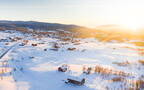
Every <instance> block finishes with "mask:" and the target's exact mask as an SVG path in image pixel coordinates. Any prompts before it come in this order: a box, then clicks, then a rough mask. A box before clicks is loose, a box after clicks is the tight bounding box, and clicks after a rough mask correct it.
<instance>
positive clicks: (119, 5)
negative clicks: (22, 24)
mask: <svg viewBox="0 0 144 90" xmlns="http://www.w3.org/2000/svg"><path fill="white" fill-rule="evenodd" d="M143 4H144V0H0V20H21V21H23V20H24V21H31V20H32V21H41V22H50V23H63V24H76V25H81V26H88V27H96V26H99V25H109V24H110V25H111V24H117V25H124V26H129V27H133V28H138V27H142V26H144V11H143V10H144V5H143Z"/></svg>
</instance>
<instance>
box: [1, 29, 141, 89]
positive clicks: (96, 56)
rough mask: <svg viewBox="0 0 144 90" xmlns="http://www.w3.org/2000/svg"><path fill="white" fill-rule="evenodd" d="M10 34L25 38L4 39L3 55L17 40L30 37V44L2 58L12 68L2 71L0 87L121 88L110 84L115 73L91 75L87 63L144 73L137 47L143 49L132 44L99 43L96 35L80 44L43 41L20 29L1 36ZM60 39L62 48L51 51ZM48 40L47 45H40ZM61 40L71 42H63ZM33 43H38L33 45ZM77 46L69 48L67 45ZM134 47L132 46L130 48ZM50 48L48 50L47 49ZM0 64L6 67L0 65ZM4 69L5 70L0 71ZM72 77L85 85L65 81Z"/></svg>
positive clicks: (9, 35) (55, 40) (134, 74)
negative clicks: (61, 68)
mask: <svg viewBox="0 0 144 90" xmlns="http://www.w3.org/2000/svg"><path fill="white" fill-rule="evenodd" d="M9 37H13V38H14V37H21V38H22V40H19V41H15V42H14V41H10V40H8V42H9V43H10V44H9V45H5V44H6V43H7V42H0V55H2V53H4V52H5V51H6V50H7V49H9V48H10V47H11V46H13V45H14V44H16V43H19V44H20V43H22V42H23V40H29V42H28V44H26V45H24V46H19V44H17V45H16V46H15V47H13V48H12V49H11V50H10V51H9V52H8V53H7V54H6V55H5V56H4V57H3V58H2V59H0V61H8V68H9V69H8V71H9V72H6V73H4V74H0V76H1V77H3V79H0V90H105V89H106V87H109V88H113V89H114V88H115V89H117V88H120V83H119V82H112V83H110V82H109V80H111V78H112V77H114V76H113V75H112V76H103V75H101V74H95V73H94V72H93V73H92V74H90V75H86V74H84V73H83V71H82V68H83V66H86V67H95V66H96V65H98V66H101V67H104V68H107V69H116V70H118V71H124V72H126V73H132V74H133V76H135V78H134V79H138V78H139V77H140V76H141V75H143V69H144V66H143V65H141V64H140V63H138V60H139V59H144V56H142V55H140V54H139V53H138V52H139V51H137V50H135V49H137V48H142V47H137V46H134V45H132V44H130V43H127V42H125V43H114V42H113V43H108V42H98V41H97V40H95V39H94V38H88V39H80V44H79V45H74V43H70V42H63V41H60V40H58V39H55V38H50V37H43V38H42V39H41V40H39V39H37V38H34V37H32V35H31V34H22V33H20V32H16V31H15V32H14V33H8V32H4V31H3V32H0V39H8V38H9ZM54 42H57V43H58V45H59V46H60V47H61V48H59V49H58V51H53V50H50V49H51V48H53V46H52V45H53V43H54ZM39 43H44V44H39ZM61 43H68V44H66V45H63V44H61ZM31 44H38V46H32V45H31ZM73 47H74V48H76V50H73V51H68V50H67V48H73ZM126 47H131V48H135V49H131V48H126ZM44 49H47V51H44ZM126 60H128V61H129V62H130V63H131V64H130V65H129V66H126V67H122V66H118V65H116V64H113V62H125V61H126ZM63 64H67V65H69V67H70V68H69V70H68V71H66V72H58V70H57V69H58V67H59V66H62V65H63ZM0 67H4V66H3V65H1V64H0ZM0 72H1V71H0ZM69 77H76V78H85V79H86V83H85V84H84V86H76V85H67V84H65V83H64V81H63V80H66V79H67V78H69Z"/></svg>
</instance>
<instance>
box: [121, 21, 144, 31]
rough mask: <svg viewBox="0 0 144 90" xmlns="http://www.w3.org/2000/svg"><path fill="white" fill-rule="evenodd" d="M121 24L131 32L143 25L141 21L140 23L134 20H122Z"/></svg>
mask: <svg viewBox="0 0 144 90" xmlns="http://www.w3.org/2000/svg"><path fill="white" fill-rule="evenodd" d="M123 26H124V27H126V28H128V29H129V30H131V31H133V32H137V31H139V30H140V29H141V28H142V27H143V26H142V23H140V22H138V21H136V20H133V21H129V22H124V23H123Z"/></svg>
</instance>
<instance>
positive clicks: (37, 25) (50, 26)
mask: <svg viewBox="0 0 144 90" xmlns="http://www.w3.org/2000/svg"><path fill="white" fill-rule="evenodd" d="M0 27H3V28H4V27H5V28H7V29H14V28H16V27H24V28H31V29H34V30H56V29H64V30H65V29H75V28H82V27H81V26H77V25H65V24H59V23H45V22H36V21H6V20H1V21H0Z"/></svg>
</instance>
